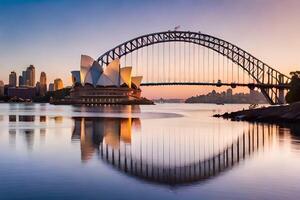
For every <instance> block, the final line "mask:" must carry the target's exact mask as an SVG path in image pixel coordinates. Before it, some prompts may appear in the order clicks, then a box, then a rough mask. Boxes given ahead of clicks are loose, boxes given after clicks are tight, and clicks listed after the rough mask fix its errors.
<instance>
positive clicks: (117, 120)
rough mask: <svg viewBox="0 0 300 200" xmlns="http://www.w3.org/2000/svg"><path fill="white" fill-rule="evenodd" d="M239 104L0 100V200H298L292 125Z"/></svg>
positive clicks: (298, 160)
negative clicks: (236, 113)
mask: <svg viewBox="0 0 300 200" xmlns="http://www.w3.org/2000/svg"><path fill="white" fill-rule="evenodd" d="M242 107H247V106H245V105H225V106H218V105H209V104H197V105H185V104H161V105H155V106H134V107H131V106H106V107H85V108H84V107H82V108H78V107H77V108H76V107H71V106H51V105H47V104H29V105H25V104H0V199H1V200H2V199H30V200H34V199H39V200H40V199H143V200H146V199H151V200H153V199H230V200H232V199H272V200H273V199H300V131H299V130H300V129H299V128H298V127H297V126H293V127H288V126H286V127H279V126H276V125H266V124H265V125H264V124H251V123H247V122H231V121H227V120H223V119H215V118H212V117H211V116H212V115H213V114H214V113H221V112H224V111H232V110H237V109H240V108H242Z"/></svg>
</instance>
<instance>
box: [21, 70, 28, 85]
mask: <svg viewBox="0 0 300 200" xmlns="http://www.w3.org/2000/svg"><path fill="white" fill-rule="evenodd" d="M22 77H23V82H22V84H20V83H19V85H22V86H27V84H26V83H27V77H26V71H22Z"/></svg>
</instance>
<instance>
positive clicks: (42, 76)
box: [40, 72, 47, 96]
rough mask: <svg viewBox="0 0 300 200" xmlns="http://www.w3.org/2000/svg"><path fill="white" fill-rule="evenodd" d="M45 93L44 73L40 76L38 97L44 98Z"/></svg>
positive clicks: (45, 80)
mask: <svg viewBox="0 0 300 200" xmlns="http://www.w3.org/2000/svg"><path fill="white" fill-rule="evenodd" d="M46 92H47V76H46V73H45V72H42V73H41V76H40V95H41V96H44V95H45V94H46Z"/></svg>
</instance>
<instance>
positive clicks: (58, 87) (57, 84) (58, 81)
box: [54, 78, 64, 91]
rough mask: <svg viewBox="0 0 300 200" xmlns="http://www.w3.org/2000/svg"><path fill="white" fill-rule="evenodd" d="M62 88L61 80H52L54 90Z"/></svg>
mask: <svg viewBox="0 0 300 200" xmlns="http://www.w3.org/2000/svg"><path fill="white" fill-rule="evenodd" d="M63 88H64V84H63V81H62V80H61V79H60V78H57V79H55V80H54V91H56V90H60V89H63Z"/></svg>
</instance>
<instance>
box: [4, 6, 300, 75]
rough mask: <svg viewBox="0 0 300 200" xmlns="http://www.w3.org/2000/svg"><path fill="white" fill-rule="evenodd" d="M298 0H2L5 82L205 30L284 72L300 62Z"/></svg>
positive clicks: (74, 66)
mask: <svg viewBox="0 0 300 200" xmlns="http://www.w3.org/2000/svg"><path fill="white" fill-rule="evenodd" d="M299 10H300V2H299V1H297V0H284V1H282V0H251V1H247V0H160V1H159V0H151V1H150V0H143V1H142V0H127V1H125V0H109V1H102V0H101V1H100V0H98V1H96V0H85V1H83V0H82V1H79V0H27V1H26V0H0V44H1V47H0V68H1V72H2V73H1V74H0V80H4V81H7V79H8V74H9V72H10V71H12V70H15V71H16V72H18V73H19V72H21V70H22V69H24V68H25V67H26V66H28V65H29V64H34V65H35V66H36V67H37V69H38V73H39V72H40V71H46V72H47V74H48V76H49V78H50V79H54V78H56V77H61V78H63V79H64V80H65V81H67V80H68V77H69V76H70V73H69V72H70V70H73V69H78V68H79V59H80V55H81V54H88V55H91V56H92V57H95V58H96V57H97V56H99V55H101V54H102V53H103V52H105V51H106V50H108V49H110V48H112V47H114V46H116V45H117V44H119V43H121V42H123V41H125V40H128V39H131V38H133V37H136V36H139V35H141V34H146V33H149V32H156V31H163V30H169V29H173V27H175V26H176V25H181V27H182V30H191V31H199V30H200V31H202V32H204V33H208V34H211V35H214V36H218V37H220V38H224V39H226V40H227V41H230V42H232V43H234V44H236V45H238V46H240V47H242V48H243V49H245V50H247V51H249V52H251V53H252V54H254V55H255V56H257V57H258V58H261V59H262V60H264V61H265V62H267V63H268V64H270V65H271V66H274V68H277V69H280V70H282V71H284V72H285V73H288V72H289V71H291V70H294V69H297V68H299V66H300V56H299V52H300V39H299V36H300V23H299V18H300V14H299Z"/></svg>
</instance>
